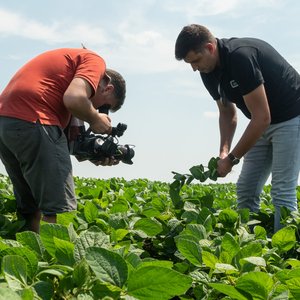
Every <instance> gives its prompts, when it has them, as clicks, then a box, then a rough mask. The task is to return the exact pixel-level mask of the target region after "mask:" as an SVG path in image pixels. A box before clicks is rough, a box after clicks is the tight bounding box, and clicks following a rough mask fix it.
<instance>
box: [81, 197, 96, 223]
mask: <svg viewBox="0 0 300 300" xmlns="http://www.w3.org/2000/svg"><path fill="white" fill-rule="evenodd" d="M83 212H84V217H85V219H86V221H87V222H88V223H92V222H93V221H95V220H96V219H97V217H98V214H99V212H98V208H97V206H96V205H95V204H94V203H93V202H91V201H86V202H85V205H84V210H83Z"/></svg>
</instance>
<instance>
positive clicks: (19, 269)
mask: <svg viewBox="0 0 300 300" xmlns="http://www.w3.org/2000/svg"><path fill="white" fill-rule="evenodd" d="M2 270H3V274H4V278H5V280H6V282H7V283H8V286H9V287H10V288H12V289H13V290H16V289H17V290H18V289H22V288H23V287H25V286H26V285H27V267H26V261H25V259H24V258H23V257H21V256H19V255H6V256H4V257H3V259H2Z"/></svg>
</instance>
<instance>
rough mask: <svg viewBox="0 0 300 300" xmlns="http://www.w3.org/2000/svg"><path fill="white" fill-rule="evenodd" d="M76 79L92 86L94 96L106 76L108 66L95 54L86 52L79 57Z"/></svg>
mask: <svg viewBox="0 0 300 300" xmlns="http://www.w3.org/2000/svg"><path fill="white" fill-rule="evenodd" d="M77 59H78V61H77V67H76V71H75V74H74V78H75V77H79V78H83V79H85V80H87V81H88V82H89V83H90V85H91V86H92V89H93V91H92V96H93V95H94V94H95V92H96V90H97V87H98V85H99V82H100V80H101V79H102V78H103V76H104V75H105V70H106V65H105V62H104V60H103V59H102V57H100V56H99V55H97V54H95V53H93V52H85V53H81V54H79V56H78V58H77Z"/></svg>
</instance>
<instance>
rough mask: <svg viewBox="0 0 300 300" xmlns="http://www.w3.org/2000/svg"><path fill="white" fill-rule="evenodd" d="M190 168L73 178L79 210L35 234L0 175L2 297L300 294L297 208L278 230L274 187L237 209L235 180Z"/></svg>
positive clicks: (244, 298)
mask: <svg viewBox="0 0 300 300" xmlns="http://www.w3.org/2000/svg"><path fill="white" fill-rule="evenodd" d="M213 163H214V162H211V164H213ZM190 171H191V174H190V175H182V174H178V173H174V181H173V182H172V183H164V182H159V181H149V180H147V179H136V180H130V181H126V180H124V179H123V178H112V179H110V180H100V179H94V178H78V177H76V178H75V185H76V195H77V199H78V209H77V211H74V212H70V213H64V214H60V215H58V222H57V224H48V223H42V224H41V230H40V233H39V234H36V233H33V232H30V231H22V230H21V228H22V226H23V225H24V223H23V221H22V220H20V219H18V218H17V215H16V213H15V199H14V196H13V189H12V185H11V183H10V180H9V178H8V177H6V176H4V175H0V197H1V200H0V264H1V273H0V299H5V300H8V299H13V300H15V299H16V300H17V299H45V300H48V299H49V300H50V299H82V300H92V299H105V300H110V299H127V300H135V299H140V300H160V299H161V300H164V299H165V300H169V299H184V300H185V299H199V300H200V299H207V300H208V299H240V300H250V299H273V300H279V299H281V300H283V299H300V260H299V257H300V253H299V251H300V247H299V226H300V225H299V223H300V215H299V214H298V213H290V212H288V211H286V210H284V209H283V210H282V215H283V218H282V223H283V224H284V225H285V226H284V227H283V228H282V229H281V230H280V231H278V232H277V233H275V234H273V207H272V203H271V197H270V187H269V186H265V188H264V192H263V194H262V205H261V210H260V212H259V213H258V214H255V215H254V214H250V213H249V211H248V210H245V209H244V210H237V209H236V194H235V185H233V184H218V183H217V182H216V183H212V184H207V183H204V181H205V180H206V179H207V178H211V179H214V180H216V178H215V174H214V173H213V168H211V169H208V170H204V168H203V167H202V166H199V167H194V168H191V169H190ZM299 193H300V189H299ZM299 196H300V194H299Z"/></svg>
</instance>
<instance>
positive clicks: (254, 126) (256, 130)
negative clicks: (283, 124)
mask: <svg viewBox="0 0 300 300" xmlns="http://www.w3.org/2000/svg"><path fill="white" fill-rule="evenodd" d="M268 125H269V124H268V123H265V122H257V121H254V120H251V121H250V122H249V124H248V126H247V128H246V129H245V131H244V133H243V134H242V136H241V138H240V140H239V141H238V143H237V144H236V146H235V147H234V148H233V149H232V150H231V153H232V154H233V155H234V156H235V157H238V158H241V157H243V156H244V155H245V154H246V153H247V152H248V151H249V150H250V148H251V147H252V146H253V145H254V144H255V143H256V142H257V140H258V139H259V138H260V137H261V136H262V134H263V133H264V131H265V130H266V128H267V127H268Z"/></svg>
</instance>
